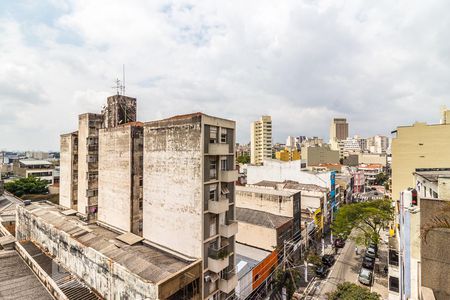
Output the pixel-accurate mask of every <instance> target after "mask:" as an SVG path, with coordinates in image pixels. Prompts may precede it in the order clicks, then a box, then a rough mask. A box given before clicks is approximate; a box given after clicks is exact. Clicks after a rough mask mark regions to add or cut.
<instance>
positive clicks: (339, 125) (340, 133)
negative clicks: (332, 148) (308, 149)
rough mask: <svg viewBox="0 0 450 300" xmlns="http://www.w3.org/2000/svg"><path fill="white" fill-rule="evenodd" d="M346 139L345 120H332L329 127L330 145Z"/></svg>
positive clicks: (346, 124)
mask: <svg viewBox="0 0 450 300" xmlns="http://www.w3.org/2000/svg"><path fill="white" fill-rule="evenodd" d="M346 138H348V123H347V119H345V118H334V119H333V121H332V122H331V126H330V143H331V141H333V140H336V141H342V140H345V139H346Z"/></svg>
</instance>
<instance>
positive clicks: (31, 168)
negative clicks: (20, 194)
mask: <svg viewBox="0 0 450 300" xmlns="http://www.w3.org/2000/svg"><path fill="white" fill-rule="evenodd" d="M13 172H14V174H15V175H17V176H20V177H25V178H28V177H30V176H33V177H37V178H40V179H41V180H45V181H46V182H47V183H48V184H52V183H53V164H52V163H51V162H48V161H46V160H37V159H19V160H15V161H14V163H13Z"/></svg>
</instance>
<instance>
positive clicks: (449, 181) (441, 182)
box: [414, 168, 450, 199]
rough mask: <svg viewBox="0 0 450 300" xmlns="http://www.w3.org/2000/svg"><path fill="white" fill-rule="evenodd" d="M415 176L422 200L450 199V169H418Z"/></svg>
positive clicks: (416, 186)
mask: <svg viewBox="0 0 450 300" xmlns="http://www.w3.org/2000/svg"><path fill="white" fill-rule="evenodd" d="M414 175H415V182H416V183H415V188H416V190H417V192H418V194H419V197H420V198H428V199H439V198H440V199H450V169H440V168H438V169H416V172H414Z"/></svg>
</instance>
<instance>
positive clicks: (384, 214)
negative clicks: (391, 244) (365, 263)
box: [331, 199, 394, 244]
mask: <svg viewBox="0 0 450 300" xmlns="http://www.w3.org/2000/svg"><path fill="white" fill-rule="evenodd" d="M393 217H394V208H393V207H392V205H391V201H390V200H385V199H383V200H373V201H369V202H358V203H352V204H348V205H344V206H342V207H341V208H340V209H339V210H338V212H337V213H336V215H335V219H334V221H333V224H332V225H331V228H332V230H333V233H334V234H335V235H338V236H344V237H346V236H349V235H350V232H351V231H352V229H353V228H356V229H358V231H357V233H356V235H355V236H354V237H353V238H354V240H355V241H356V242H357V243H358V244H368V243H369V242H373V243H376V244H378V242H379V240H380V231H381V229H383V228H385V227H386V226H387V225H388V223H389V222H390V221H391V220H392V219H393Z"/></svg>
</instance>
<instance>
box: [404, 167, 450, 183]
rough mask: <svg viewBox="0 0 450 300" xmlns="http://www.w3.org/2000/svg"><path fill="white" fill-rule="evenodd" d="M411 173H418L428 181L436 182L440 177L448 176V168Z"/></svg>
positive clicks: (449, 171)
mask: <svg viewBox="0 0 450 300" xmlns="http://www.w3.org/2000/svg"><path fill="white" fill-rule="evenodd" d="M413 174H416V175H419V176H420V177H423V178H425V179H426V180H428V181H431V182H437V181H438V178H440V177H443V178H446V177H450V170H436V171H416V172H414V173H413Z"/></svg>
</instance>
